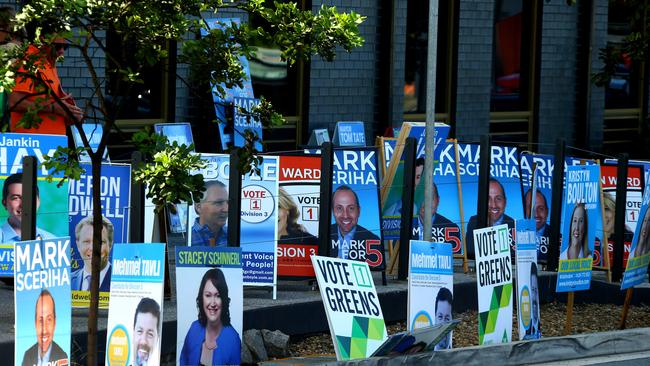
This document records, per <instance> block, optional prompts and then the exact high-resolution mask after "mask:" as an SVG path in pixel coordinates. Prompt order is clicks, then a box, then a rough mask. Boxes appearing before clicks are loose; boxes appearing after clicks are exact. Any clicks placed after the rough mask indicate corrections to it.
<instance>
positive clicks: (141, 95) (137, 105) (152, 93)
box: [105, 31, 167, 120]
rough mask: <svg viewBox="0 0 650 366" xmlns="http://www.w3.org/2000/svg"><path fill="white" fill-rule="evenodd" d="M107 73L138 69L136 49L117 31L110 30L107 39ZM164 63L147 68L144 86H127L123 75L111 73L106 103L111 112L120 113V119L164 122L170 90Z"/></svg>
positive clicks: (117, 115)
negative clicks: (124, 40) (125, 41)
mask: <svg viewBox="0 0 650 366" xmlns="http://www.w3.org/2000/svg"><path fill="white" fill-rule="evenodd" d="M106 47H107V53H109V54H110V55H111V57H107V60H106V62H107V64H108V67H107V70H115V69H117V68H118V64H117V63H116V62H118V63H119V67H120V68H122V69H126V68H127V67H128V68H131V69H132V70H137V63H136V61H135V57H134V55H133V52H132V50H133V47H129V46H128V45H124V44H122V42H121V40H120V38H119V37H117V36H116V34H115V33H114V32H111V31H108V32H107V37H106ZM164 63H165V62H164V61H160V62H159V63H158V64H156V65H153V66H150V67H144V68H143V69H141V70H140V78H141V79H142V81H143V82H142V83H135V84H134V83H125V82H124V81H122V75H120V74H119V73H108V74H107V75H106V76H107V83H106V90H105V95H106V101H107V103H108V109H109V111H113V112H114V113H116V115H115V116H114V117H115V119H117V120H138V119H149V120H163V119H164V106H165V105H166V101H165V100H164V95H165V91H166V88H167V85H166V84H167V83H166V76H165V72H164V67H163V65H164Z"/></svg>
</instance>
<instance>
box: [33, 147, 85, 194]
mask: <svg viewBox="0 0 650 366" xmlns="http://www.w3.org/2000/svg"><path fill="white" fill-rule="evenodd" d="M88 150H89V149H87V148H85V147H77V148H74V149H70V148H67V147H62V146H60V147H59V148H58V149H56V151H54V154H53V155H52V156H49V155H43V163H42V164H43V166H44V167H45V169H47V170H48V171H50V169H52V171H50V175H48V176H47V177H45V179H46V180H47V181H48V182H52V180H53V179H54V178H53V175H56V174H58V173H63V178H61V179H59V182H58V183H57V184H56V185H57V186H58V187H61V186H62V185H63V183H64V182H65V181H66V179H72V180H75V179H79V178H80V177H81V174H83V173H85V172H86V171H85V170H84V169H83V168H82V167H81V166H80V165H79V156H81V154H82V153H83V152H84V151H86V152H87V151H88Z"/></svg>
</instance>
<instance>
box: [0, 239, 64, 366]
mask: <svg viewBox="0 0 650 366" xmlns="http://www.w3.org/2000/svg"><path fill="white" fill-rule="evenodd" d="M15 270H16V273H15V288H14V294H15V304H16V307H15V322H16V323H15V324H16V342H15V355H14V361H15V363H14V364H15V365H23V366H25V365H30V366H31V365H41V364H42V365H52V366H59V365H61V366H64V365H69V364H70V359H69V357H68V355H70V337H71V335H72V333H71V329H70V328H71V324H72V323H71V321H72V319H71V318H72V310H71V306H70V238H68V237H64V238H51V239H45V240H29V241H22V242H17V243H16V266H15ZM41 354H46V355H49V356H48V357H49V361H48V362H46V363H45V362H44V363H41V361H42V359H43V358H44V357H42V356H41ZM5 361H6V358H5Z"/></svg>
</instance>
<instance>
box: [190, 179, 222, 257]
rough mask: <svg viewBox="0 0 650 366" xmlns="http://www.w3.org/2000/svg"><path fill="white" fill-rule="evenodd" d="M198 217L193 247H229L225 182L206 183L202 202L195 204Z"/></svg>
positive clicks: (193, 231) (193, 228) (194, 227)
mask: <svg viewBox="0 0 650 366" xmlns="http://www.w3.org/2000/svg"><path fill="white" fill-rule="evenodd" d="M194 210H195V211H196V214H197V215H198V217H197V218H196V219H195V220H194V226H192V245H193V246H194V245H196V246H218V247H225V246H227V245H228V227H227V226H226V224H227V222H228V188H227V187H226V185H225V184H224V183H223V182H220V181H218V180H211V181H207V182H205V192H203V199H202V200H201V202H199V203H196V204H194Z"/></svg>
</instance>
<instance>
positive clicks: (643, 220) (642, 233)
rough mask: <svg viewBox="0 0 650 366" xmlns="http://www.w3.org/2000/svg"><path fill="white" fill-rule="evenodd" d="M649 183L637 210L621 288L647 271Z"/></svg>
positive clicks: (640, 279) (649, 259)
mask: <svg viewBox="0 0 650 366" xmlns="http://www.w3.org/2000/svg"><path fill="white" fill-rule="evenodd" d="M649 205H650V184H647V183H646V185H645V190H644V191H643V200H642V202H641V209H640V212H639V217H640V219H639V223H638V224H637V226H636V231H635V232H634V239H632V247H631V248H630V256H629V257H628V261H627V267H626V268H625V273H624V274H623V281H622V282H621V289H622V290H624V289H627V288H630V287H632V286H636V285H638V284H640V283H641V282H643V281H644V280H645V278H646V273H648V264H649V263H650V210H648V207H649Z"/></svg>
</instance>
